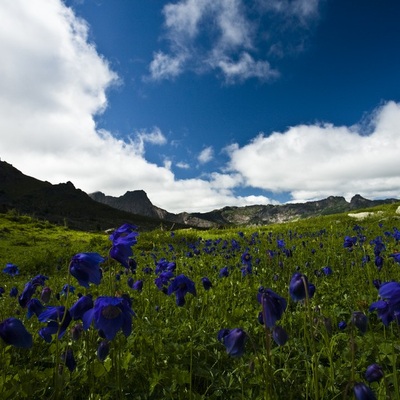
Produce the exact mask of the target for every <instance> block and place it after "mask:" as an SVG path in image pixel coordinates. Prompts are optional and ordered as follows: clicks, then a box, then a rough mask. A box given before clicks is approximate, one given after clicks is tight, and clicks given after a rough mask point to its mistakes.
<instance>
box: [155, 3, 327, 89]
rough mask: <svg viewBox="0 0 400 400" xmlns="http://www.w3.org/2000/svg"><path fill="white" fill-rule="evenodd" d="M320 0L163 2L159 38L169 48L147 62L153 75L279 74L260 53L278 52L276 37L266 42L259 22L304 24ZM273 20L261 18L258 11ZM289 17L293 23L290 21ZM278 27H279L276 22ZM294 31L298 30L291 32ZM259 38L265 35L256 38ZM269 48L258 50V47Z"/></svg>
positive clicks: (231, 79) (237, 77)
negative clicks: (162, 37) (162, 34)
mask: <svg viewBox="0 0 400 400" xmlns="http://www.w3.org/2000/svg"><path fill="white" fill-rule="evenodd" d="M319 1H320V0H295V1H287V0H286V1H281V0H279V1H278V0H273V1H268V2H261V1H260V0H252V1H244V0H180V1H178V2H176V3H168V4H166V5H165V6H164V9H163V14H164V19H165V23H164V24H165V39H166V40H167V43H168V46H169V49H168V51H167V52H161V51H159V52H157V53H155V54H154V57H153V60H152V62H151V63H150V68H149V70H150V77H151V78H152V79H154V80H161V79H172V78H176V77H177V76H178V75H180V74H181V73H182V72H183V71H185V70H192V71H195V72H197V73H204V72H209V71H216V72H217V73H220V74H222V76H223V79H224V80H225V82H226V83H228V84H234V83H236V82H243V81H245V80H247V79H250V78H256V79H259V80H262V81H267V80H271V79H275V78H277V77H279V71H278V70H276V69H274V68H272V67H271V64H270V62H269V60H267V59H266V58H265V56H266V55H267V54H269V55H271V54H274V53H276V52H277V49H278V48H279V52H280V54H281V56H282V55H283V53H284V50H283V46H282V43H280V42H276V43H275V42H271V43H267V39H266V38H269V39H270V40H271V37H272V35H271V31H265V27H264V26H265V25H267V26H271V27H272V26H276V25H277V23H276V20H277V19H279V22H278V25H283V23H284V22H285V21H287V22H288V26H290V27H291V29H292V30H293V29H295V28H294V27H297V28H298V27H299V26H300V25H306V23H307V21H309V20H311V19H315V18H316V17H317V16H318V5H319ZM265 16H266V17H268V18H273V19H274V21H275V22H274V24H270V23H269V22H268V23H265V21H264V19H263V18H264V17H265ZM294 20H296V21H298V23H296V24H295V23H294ZM280 29H281V28H280ZM297 35H298V36H299V32H297ZM260 38H265V39H264V43H260ZM266 45H267V46H268V47H269V49H270V51H267V52H266V54H265V55H263V54H262V50H261V49H262V48H263V47H265V46H266Z"/></svg>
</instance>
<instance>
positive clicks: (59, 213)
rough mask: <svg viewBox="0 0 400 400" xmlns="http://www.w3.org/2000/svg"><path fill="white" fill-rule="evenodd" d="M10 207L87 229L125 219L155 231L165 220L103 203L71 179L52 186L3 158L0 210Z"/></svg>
mask: <svg viewBox="0 0 400 400" xmlns="http://www.w3.org/2000/svg"><path fill="white" fill-rule="evenodd" d="M10 210H15V211H17V212H19V213H21V214H27V215H31V216H34V217H36V218H39V219H45V220H47V221H49V222H52V223H55V224H58V225H67V226H68V227H69V228H72V229H78V230H86V231H91V230H105V229H109V228H113V227H118V226H119V225H121V224H123V223H125V222H129V223H133V224H135V225H138V227H139V229H141V230H152V229H155V228H159V227H160V222H161V221H160V219H154V218H149V217H148V216H143V215H137V214H133V213H130V212H127V211H123V210H116V209H115V208H113V207H110V206H107V205H105V204H102V203H99V202H97V201H95V200H93V199H91V198H90V197H89V196H88V195H87V194H86V193H85V192H83V191H82V190H80V189H76V188H75V187H74V185H73V184H72V183H71V182H67V183H60V184H58V185H52V184H51V183H49V182H43V181H40V180H38V179H35V178H32V177H30V176H27V175H24V174H23V173H22V172H20V171H19V170H18V169H16V168H14V167H13V166H12V165H11V164H8V163H6V162H4V161H0V212H3V213H4V212H7V211H10Z"/></svg>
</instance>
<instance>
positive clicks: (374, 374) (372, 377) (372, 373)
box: [365, 364, 383, 383]
mask: <svg viewBox="0 0 400 400" xmlns="http://www.w3.org/2000/svg"><path fill="white" fill-rule="evenodd" d="M382 378H383V369H382V367H381V366H380V365H378V364H371V365H369V366H368V367H367V370H366V371H365V379H366V380H367V381H368V382H370V383H371V382H378V381H380V380H381V379H382Z"/></svg>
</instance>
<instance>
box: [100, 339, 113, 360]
mask: <svg viewBox="0 0 400 400" xmlns="http://www.w3.org/2000/svg"><path fill="white" fill-rule="evenodd" d="M109 352H110V342H109V341H108V340H102V341H101V342H100V344H99V346H98V347H97V358H98V359H99V361H104V360H105V359H106V357H107V356H108V353H109Z"/></svg>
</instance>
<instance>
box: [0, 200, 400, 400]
mask: <svg viewBox="0 0 400 400" xmlns="http://www.w3.org/2000/svg"><path fill="white" fill-rule="evenodd" d="M398 205H399V204H393V205H383V206H380V207H376V208H369V209H368V210H367V211H368V212H375V214H374V215H371V216H369V217H368V218H366V219H364V220H362V221H357V220H355V219H352V218H350V217H348V216H347V215H346V214H337V215H330V216H321V217H318V218H311V219H304V220H299V221H297V222H292V223H285V224H277V225H268V226H257V227H243V228H240V229H239V228H226V229H221V230H208V231H197V230H193V229H186V230H177V231H174V232H171V231H161V230H154V231H151V232H140V231H139V236H138V237H137V244H135V245H134V246H133V247H132V249H133V257H132V258H133V259H134V261H135V263H133V262H132V263H131V265H130V268H125V267H123V266H122V265H121V264H120V263H118V262H116V261H115V260H113V259H111V258H107V260H106V261H105V262H104V263H103V264H101V268H102V270H103V277H102V280H101V283H100V284H99V285H94V284H91V285H90V287H89V288H85V287H82V286H79V284H78V281H77V280H76V279H75V278H74V277H73V276H71V275H70V274H69V272H68V271H69V269H68V267H69V263H70V260H71V258H72V257H73V256H74V255H76V254H78V253H83V252H96V253H99V254H100V255H102V256H103V257H108V254H109V249H110V248H111V246H112V243H111V241H110V240H109V237H108V236H109V234H106V233H96V234H95V233H85V232H78V231H73V230H70V229H68V228H66V227H60V226H54V225H51V224H50V223H47V222H43V221H38V220H35V219H34V218H31V217H27V216H21V215H18V214H16V213H8V214H0V239H1V240H0V262H1V264H0V266H1V265H2V267H1V268H2V269H3V268H4V267H6V265H7V263H12V264H15V265H16V266H18V268H19V274H18V275H15V276H9V275H8V274H6V273H2V276H1V278H0V287H2V288H3V289H4V293H3V295H2V297H0V304H1V307H0V322H1V321H4V320H5V319H7V318H10V317H15V318H18V319H20V320H21V321H22V323H23V325H24V326H25V328H26V330H27V331H28V332H29V333H30V334H32V338H33V345H32V347H29V348H19V347H15V346H13V345H9V344H7V343H6V342H5V341H4V340H0V353H1V360H2V362H1V367H0V397H1V398H2V399H8V398H13V399H24V398H26V399H42V398H49V399H58V398H60V399H64V398H71V399H101V400H106V399H125V398H131V399H174V400H176V399H192V400H199V399H221V398H223V399H246V400H249V399H293V400H294V399H296V400H297V399H315V400H318V399H319V400H322V399H326V400H333V399H347V398H349V399H351V398H354V394H353V387H354V385H355V383H356V382H363V383H365V384H366V385H367V386H368V387H370V388H371V389H372V391H373V392H374V393H375V396H376V398H378V399H393V400H394V399H398V398H400V389H399V384H400V382H399V379H400V376H399V373H398V370H399V368H400V345H399V340H398V338H399V333H400V331H399V329H400V327H399V325H398V324H397V322H395V321H392V322H390V323H389V324H387V326H385V325H384V324H383V322H382V320H381V319H380V318H379V317H378V315H377V312H376V311H370V306H371V304H372V303H374V302H376V301H377V300H378V299H379V296H378V287H379V284H378V283H377V282H378V281H377V280H379V281H381V283H384V282H388V281H395V282H400V265H399V264H398V263H397V262H396V260H395V258H394V257H393V256H392V255H393V254H396V253H397V251H398V250H400V244H399V241H398V238H397V236H396V228H400V220H399V217H400V216H399V215H398V214H396V213H395V211H396V209H397V207H398ZM377 211H381V213H376V212H377ZM347 236H348V237H351V238H354V237H355V238H356V239H355V243H354V244H353V245H352V246H351V247H345V246H344V242H345V238H346V237H347ZM377 238H381V239H377ZM380 240H381V241H380ZM376 242H379V243H382V244H383V245H384V247H382V248H380V249H379V255H380V256H381V257H382V262H383V265H382V266H377V265H376V263H375V256H376V253H377V249H376ZM244 253H247V254H248V257H247V258H246V260H245V261H244V258H243V257H242V256H243V254H244ZM367 256H369V260H368V259H367ZM163 262H165V263H170V264H173V263H174V265H175V267H176V269H172V271H173V275H174V277H177V276H179V275H181V274H184V275H185V276H186V277H188V278H189V279H190V280H192V281H193V282H194V284H195V287H196V295H195V296H194V295H193V294H191V293H187V294H186V295H185V304H183V305H182V306H178V305H177V303H176V297H175V295H174V294H173V293H172V294H170V295H168V294H167V293H166V292H167V290H168V289H167V288H168V285H169V282H170V281H172V280H173V278H172V280H170V281H169V282H168V283H166V284H165V286H164V289H163V288H161V290H160V289H159V288H158V287H157V286H156V284H155V279H156V278H157V277H159V276H160V273H159V272H158V273H157V269H160V268H161V265H164V264H163ZM246 262H247V264H246ZM225 267H227V271H228V276H220V270H221V269H222V268H225ZM248 267H249V268H248ZM324 267H330V269H331V270H332V274H328V273H326V272H324V271H326V270H323V268H324ZM295 272H300V273H301V274H304V275H306V276H307V278H308V282H311V283H313V284H314V285H315V294H314V295H313V296H312V295H311V294H309V296H308V295H307V296H306V297H305V299H304V300H302V301H294V300H293V299H292V298H291V296H290V295H289V283H290V281H291V278H292V275H293V274H294V273H295ZM37 274H43V275H46V276H47V277H48V280H46V281H45V283H44V285H45V286H46V287H49V288H50V289H51V292H52V294H51V298H50V300H49V302H48V303H46V304H47V306H65V308H66V309H69V308H70V307H71V306H72V305H73V304H74V303H75V302H76V301H77V300H78V294H79V293H81V294H83V295H89V294H90V295H92V296H93V300H96V299H97V298H98V297H99V296H112V297H114V296H117V297H120V296H124V295H127V296H129V298H130V299H131V301H132V304H131V307H132V310H133V311H134V312H135V314H136V315H135V317H134V318H133V322H132V332H131V333H130V334H129V335H127V336H125V335H124V333H123V332H122V331H119V332H118V333H117V335H116V336H115V338H113V339H112V340H110V341H109V342H108V345H109V353H108V354H106V355H105V356H104V357H98V354H97V349H98V346H99V344H100V343H101V342H102V341H103V340H104V338H102V337H101V332H99V331H98V330H97V329H96V327H95V326H94V325H91V326H90V328H89V329H87V330H82V329H81V324H82V321H81V320H76V321H71V323H70V324H69V325H68V328H67V329H66V332H65V334H64V335H63V336H62V337H61V338H57V335H53V337H52V340H51V342H46V341H45V340H44V339H43V338H42V337H41V336H40V335H39V331H40V329H42V328H43V327H45V326H46V323H44V322H40V321H39V320H38V318H37V316H36V315H32V316H30V317H28V315H27V309H26V308H22V307H21V305H20V304H19V301H18V296H17V297H11V296H10V295H9V293H10V291H11V289H12V288H13V287H16V288H17V289H18V295H20V294H21V293H22V291H23V290H24V287H25V284H26V283H27V282H28V281H29V280H31V279H32V278H33V277H34V276H36V275H37ZM203 277H208V278H209V280H210V281H211V283H212V287H211V288H210V289H209V290H206V289H205V288H204V287H203V285H202V278H203ZM139 280H141V281H142V282H143V289H142V290H134V289H133V288H132V282H137V281H139ZM128 282H129V284H128ZM66 284H69V285H72V286H74V287H75V290H69V291H63V287H64V285H66ZM261 286H262V287H263V288H264V289H271V290H272V291H273V292H275V293H276V294H278V295H279V296H281V297H283V298H285V299H286V301H287V307H286V309H285V311H284V313H283V315H282V318H280V319H279V320H278V321H277V322H276V325H278V326H281V327H283V328H284V330H285V331H286V332H287V334H288V340H287V342H286V343H285V344H283V345H281V346H279V345H278V344H276V342H275V341H274V340H273V338H272V332H273V329H271V328H268V327H265V326H264V325H262V324H261V323H260V322H259V313H260V312H261V311H262V306H261V304H260V302H259V301H258V299H257V295H258V293H260V287H261ZM41 290H42V287H41V286H39V287H37V288H36V292H35V294H34V295H33V298H37V299H41ZM310 293H311V292H310ZM399 311H400V309H399ZM353 312H362V313H363V314H365V316H367V318H368V325H367V329H366V332H365V333H364V332H363V331H362V329H361V330H360V329H359V327H358V324H357V323H352V315H353ZM104 315H105V318H111V317H112V316H109V315H108V314H104ZM62 322H63V321H61V323H62ZM343 322H346V324H347V327H345V328H343V329H340V328H339V323H342V324H343ZM341 326H342V327H343V325H341ZM234 328H241V329H242V330H243V331H244V332H245V333H246V338H247V339H246V342H245V347H244V352H243V354H242V355H240V356H238V357H232V356H231V355H230V354H228V353H227V351H226V348H225V346H224V343H223V340H222V341H221V340H218V333H219V332H220V330H221V329H229V330H231V329H234ZM0 333H1V329H0ZM225 344H226V343H225ZM70 350H72V352H73V355H74V360H75V362H76V365H74V366H73V367H71V365H70V364H69V363H68V362H67V363H66V362H65V358H63V357H62V355H63V354H64V353H65V352H67V351H70ZM373 363H377V364H379V365H380V366H381V367H382V370H383V373H384V377H383V379H381V380H379V381H378V382H372V383H369V382H367V380H366V378H365V371H366V369H367V367H368V366H369V365H371V364H373ZM70 367H71V368H70ZM70 369H71V370H70Z"/></svg>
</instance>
